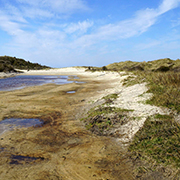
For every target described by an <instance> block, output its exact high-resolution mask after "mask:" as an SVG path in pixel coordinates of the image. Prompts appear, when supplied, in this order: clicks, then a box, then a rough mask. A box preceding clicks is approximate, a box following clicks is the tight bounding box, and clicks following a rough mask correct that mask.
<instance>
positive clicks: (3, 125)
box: [0, 118, 42, 135]
mask: <svg viewBox="0 0 180 180" xmlns="http://www.w3.org/2000/svg"><path fill="white" fill-rule="evenodd" d="M41 125H42V121H40V120H39V119H20V118H10V119H4V120H3V121H1V122H0V135H1V134H3V133H5V132H6V131H9V130H13V129H15V128H22V127H32V126H41Z"/></svg>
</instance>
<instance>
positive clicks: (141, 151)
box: [85, 58, 180, 173]
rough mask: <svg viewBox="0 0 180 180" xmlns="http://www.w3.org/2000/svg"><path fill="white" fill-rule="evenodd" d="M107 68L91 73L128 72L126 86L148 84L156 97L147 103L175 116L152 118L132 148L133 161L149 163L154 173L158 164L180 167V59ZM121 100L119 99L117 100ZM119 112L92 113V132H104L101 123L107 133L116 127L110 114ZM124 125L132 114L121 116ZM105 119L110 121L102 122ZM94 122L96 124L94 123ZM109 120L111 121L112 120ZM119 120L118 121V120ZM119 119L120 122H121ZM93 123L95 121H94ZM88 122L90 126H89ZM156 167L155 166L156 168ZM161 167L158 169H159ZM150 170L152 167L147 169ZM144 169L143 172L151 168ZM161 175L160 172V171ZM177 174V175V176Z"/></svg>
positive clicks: (90, 116)
mask: <svg viewBox="0 0 180 180" xmlns="http://www.w3.org/2000/svg"><path fill="white" fill-rule="evenodd" d="M105 67H106V68H99V67H98V68H97V67H91V68H89V69H88V70H91V71H100V70H101V71H102V69H105V70H106V71H117V72H119V71H126V72H127V75H129V76H128V77H127V78H126V79H125V80H124V82H123V85H126V86H131V85H134V84H137V83H138V84H139V83H147V87H148V91H147V92H148V93H152V97H151V99H149V100H147V101H146V103H148V104H152V105H156V106H161V107H166V108H168V109H170V110H171V112H172V115H160V114H156V115H154V116H151V117H148V118H147V120H146V122H145V124H144V126H143V127H142V128H141V129H140V130H139V131H138V133H137V134H136V135H135V138H134V140H133V141H132V142H131V144H130V146H129V152H130V155H131V157H132V158H133V159H134V160H135V161H136V160H137V159H138V160H141V159H142V160H146V162H150V165H152V166H153V168H154V170H155V171H156V170H157V166H158V164H160V165H161V166H163V167H165V166H166V165H171V166H172V165H173V166H174V167H176V168H179V167H180V145H179V142H180V124H178V123H177V119H176V115H179V113H180V59H177V60H171V59H169V58H166V59H159V60H155V61H149V62H132V61H126V62H119V63H113V64H110V65H107V66H105ZM117 97H118V96H117ZM103 99H105V100H106V105H107V104H108V103H111V102H112V101H113V100H114V99H116V95H108V96H106V97H104V98H103ZM115 111H118V110H117V109H113V110H112V109H111V108H109V107H108V108H104V109H103V108H97V109H94V110H93V111H90V112H89V116H88V118H87V119H86V120H85V122H86V124H87V126H88V128H90V130H92V131H93V128H94V127H96V126H97V127H98V128H97V129H100V130H101V131H102V132H103V131H104V130H102V126H100V124H99V123H100V122H103V123H106V124H108V125H106V126H105V128H104V129H106V128H109V127H112V125H115V124H113V121H114V119H113V121H112V120H110V118H109V116H108V115H109V114H111V117H113V116H112V114H113V113H114V114H116V113H117V112H116V113H115ZM120 111H121V110H119V114H118V113H117V114H118V116H121V115H122V116H123V117H122V116H121V117H122V119H123V121H116V122H117V123H121V122H124V123H126V121H124V119H128V118H129V117H128V113H127V112H126V113H125V114H123V113H122V112H121V113H120ZM102 116H103V117H106V121H105V120H102ZM93 118H94V120H93ZM108 118H109V119H108ZM115 118H116V117H115ZM117 119H118V118H117ZM91 120H92V121H91ZM87 122H90V123H89V124H88V123H87ZM141 165H142V164H136V166H137V167H136V168H137V169H138V168H140V169H141ZM154 165H155V166H154ZM156 165H157V166H156ZM147 167H148V166H147ZM147 167H146V165H142V168H143V169H146V168H147ZM157 171H158V170H157ZM173 173H175V171H174V172H173Z"/></svg>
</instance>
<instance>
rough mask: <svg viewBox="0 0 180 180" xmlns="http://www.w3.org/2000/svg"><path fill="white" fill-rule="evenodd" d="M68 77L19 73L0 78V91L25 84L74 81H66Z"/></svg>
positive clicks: (24, 85)
mask: <svg viewBox="0 0 180 180" xmlns="http://www.w3.org/2000/svg"><path fill="white" fill-rule="evenodd" d="M74 78H76V77H74ZM68 79H69V77H68V76H43V75H39V76H34V75H31V76H27V75H20V76H15V77H10V78H5V79H0V91H11V90H16V89H22V88H24V87H26V86H37V85H43V84H49V83H55V84H68V83H72V82H74V81H68Z"/></svg>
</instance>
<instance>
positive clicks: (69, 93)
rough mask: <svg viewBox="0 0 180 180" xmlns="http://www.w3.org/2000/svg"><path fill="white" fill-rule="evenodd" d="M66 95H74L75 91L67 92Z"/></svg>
mask: <svg viewBox="0 0 180 180" xmlns="http://www.w3.org/2000/svg"><path fill="white" fill-rule="evenodd" d="M67 93H68V94H73V93H76V91H67Z"/></svg>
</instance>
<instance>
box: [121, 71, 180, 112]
mask: <svg viewBox="0 0 180 180" xmlns="http://www.w3.org/2000/svg"><path fill="white" fill-rule="evenodd" d="M134 74H135V75H136V76H135V77H131V76H130V77H128V78H127V79H125V81H124V85H133V84H136V83H142V82H147V86H148V88H149V90H148V92H149V93H153V96H152V98H151V99H150V100H147V101H146V102H147V103H149V104H152V105H156V106H163V107H167V108H169V109H172V110H176V111H177V113H179V112H180V72H134Z"/></svg>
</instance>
